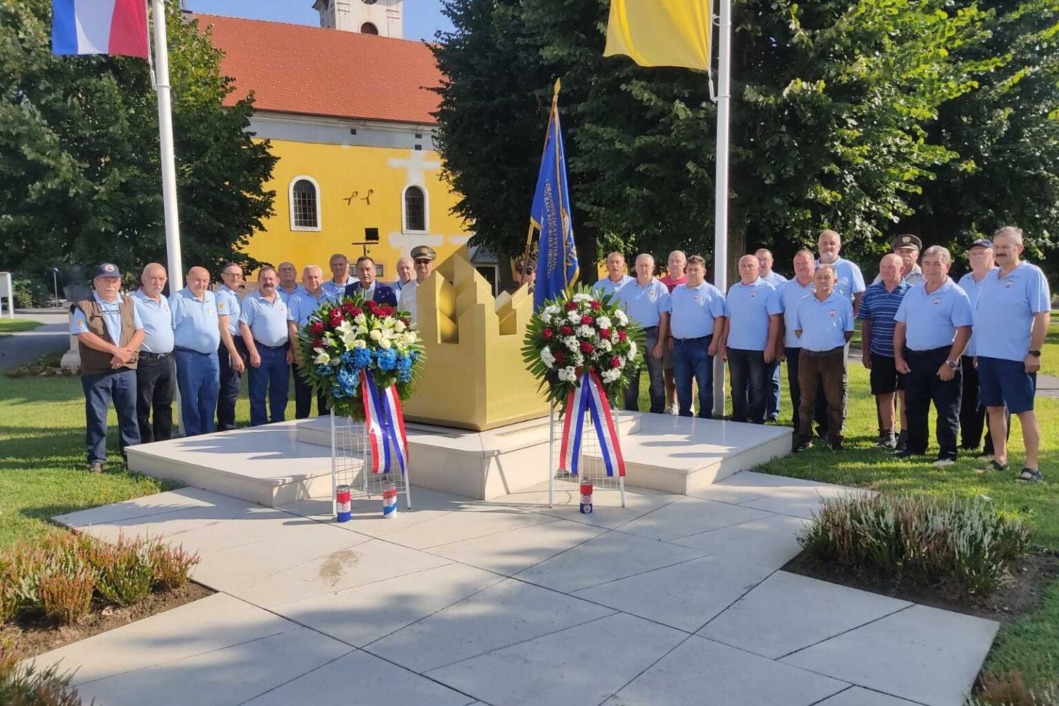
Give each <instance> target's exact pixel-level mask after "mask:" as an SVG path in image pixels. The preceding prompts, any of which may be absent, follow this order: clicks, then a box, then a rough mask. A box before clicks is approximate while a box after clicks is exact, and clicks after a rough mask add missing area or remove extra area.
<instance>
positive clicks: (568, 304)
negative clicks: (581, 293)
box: [566, 299, 577, 311]
mask: <svg viewBox="0 0 1059 706" xmlns="http://www.w3.org/2000/svg"><path fill="white" fill-rule="evenodd" d="M576 308H577V302H575V301H574V300H573V299H571V300H570V301H568V302H566V310H567V311H573V310H574V309H576Z"/></svg>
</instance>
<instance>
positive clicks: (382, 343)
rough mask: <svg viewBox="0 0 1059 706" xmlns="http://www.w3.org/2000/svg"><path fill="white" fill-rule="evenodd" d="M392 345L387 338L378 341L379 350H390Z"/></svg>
mask: <svg viewBox="0 0 1059 706" xmlns="http://www.w3.org/2000/svg"><path fill="white" fill-rule="evenodd" d="M392 345H393V343H391V342H390V339H388V338H384V339H382V340H381V341H379V348H382V349H387V348H390V347H391V346H392Z"/></svg>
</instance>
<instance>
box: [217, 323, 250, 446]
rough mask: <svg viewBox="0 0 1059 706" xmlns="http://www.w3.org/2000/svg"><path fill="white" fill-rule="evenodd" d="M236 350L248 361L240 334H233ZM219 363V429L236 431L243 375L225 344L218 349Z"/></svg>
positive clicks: (222, 343)
mask: <svg viewBox="0 0 1059 706" xmlns="http://www.w3.org/2000/svg"><path fill="white" fill-rule="evenodd" d="M232 338H233V339H234V340H235V350H236V351H238V353H239V355H240V356H242V358H243V360H244V361H245V360H246V344H244V343H243V339H242V337H241V336H240V335H239V334H238V333H233V334H232ZM217 361H218V363H219V364H220V371H221V386H220V392H219V393H218V395H217V428H218V429H219V430H220V431H228V430H229V429H235V402H236V400H238V399H239V380H240V378H242V373H240V372H238V371H237V370H236V369H235V368H234V367H233V366H232V356H231V354H230V353H228V349H227V348H226V347H225V345H224V342H223V341H222V342H221V346H220V348H218V349H217Z"/></svg>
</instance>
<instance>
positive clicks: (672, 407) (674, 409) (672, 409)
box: [666, 404, 680, 417]
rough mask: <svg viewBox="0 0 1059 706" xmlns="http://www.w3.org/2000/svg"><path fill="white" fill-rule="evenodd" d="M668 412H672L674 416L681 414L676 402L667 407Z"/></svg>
mask: <svg viewBox="0 0 1059 706" xmlns="http://www.w3.org/2000/svg"><path fill="white" fill-rule="evenodd" d="M666 414H672V415H673V416H674V417H675V416H677V415H678V414H680V408H679V407H678V406H676V405H675V404H671V405H669V406H668V407H666Z"/></svg>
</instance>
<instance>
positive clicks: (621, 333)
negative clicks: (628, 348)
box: [618, 331, 629, 343]
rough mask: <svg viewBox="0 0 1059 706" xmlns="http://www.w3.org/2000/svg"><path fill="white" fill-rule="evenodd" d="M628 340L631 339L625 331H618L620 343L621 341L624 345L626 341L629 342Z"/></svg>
mask: <svg viewBox="0 0 1059 706" xmlns="http://www.w3.org/2000/svg"><path fill="white" fill-rule="evenodd" d="M628 338H629V336H628V334H626V333H625V332H624V331H618V340H619V341H621V342H622V343H625V341H627V340H628Z"/></svg>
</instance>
